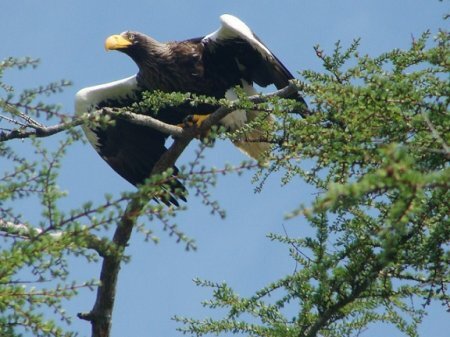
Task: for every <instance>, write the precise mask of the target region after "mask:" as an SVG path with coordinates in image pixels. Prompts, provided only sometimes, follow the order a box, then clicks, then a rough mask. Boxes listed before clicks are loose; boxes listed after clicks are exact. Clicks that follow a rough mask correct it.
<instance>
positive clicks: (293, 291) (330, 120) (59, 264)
mask: <svg viewBox="0 0 450 337" xmlns="http://www.w3.org/2000/svg"><path fill="white" fill-rule="evenodd" d="M358 44H359V41H354V43H352V44H351V45H350V47H349V48H347V49H343V48H342V46H341V44H340V43H337V44H336V46H335V49H334V51H333V52H332V54H331V55H327V54H326V53H325V52H324V51H323V50H322V49H321V48H320V47H316V49H315V50H316V54H317V57H319V58H320V59H321V60H322V63H323V67H324V70H325V71H323V72H313V71H304V72H302V73H301V75H302V76H301V77H302V80H301V81H300V80H299V81H298V82H297V85H298V88H299V90H300V91H301V92H302V94H303V95H304V96H305V97H306V98H307V99H308V101H309V102H310V103H309V111H307V112H305V111H304V110H302V109H303V107H298V106H297V105H296V103H295V102H292V101H290V100H285V99H279V98H270V99H268V100H266V101H264V102H263V103H258V104H256V103H254V102H253V101H250V100H247V99H246V98H245V97H242V98H241V99H240V101H239V102H236V103H230V102H227V101H223V100H219V101H217V100H214V99H211V98H207V97H195V96H193V95H189V94H179V93H170V94H167V93H156V94H155V93H153V94H148V95H145V97H144V101H143V102H141V103H139V104H135V105H133V106H132V107H130V108H129V109H128V108H127V109H126V110H129V111H137V112H142V111H146V107H148V106H152V107H153V108H157V107H161V106H163V105H165V104H174V105H176V104H180V103H183V102H186V100H188V101H190V104H192V105H195V104H212V105H221V106H224V107H230V106H231V104H233V108H234V107H236V108H246V109H259V110H261V118H256V119H255V120H254V121H252V123H250V124H249V125H248V126H246V127H245V128H244V129H242V130H239V131H237V132H235V133H234V134H230V133H227V132H226V130H221V129H215V128H214V129H213V130H212V131H211V132H210V133H209V134H208V139H205V140H204V141H203V142H202V143H201V144H200V146H199V149H198V151H197V155H196V157H195V158H193V159H192V161H191V162H190V163H189V164H187V165H186V166H184V167H182V168H181V170H180V173H179V177H178V178H179V179H180V180H182V181H183V182H184V183H185V185H186V186H188V188H189V189H190V191H194V193H191V194H195V195H197V196H198V197H200V198H201V200H202V201H203V203H204V204H205V206H206V207H208V208H209V209H210V211H211V213H213V214H217V215H219V216H220V217H224V216H225V210H223V209H222V208H221V206H220V200H218V201H216V200H213V199H212V197H211V194H210V192H209V190H210V188H211V186H213V185H214V184H215V183H216V181H217V179H218V178H219V176H220V175H223V174H229V173H237V174H239V173H241V172H244V171H247V170H252V171H253V172H255V176H254V181H255V183H257V188H256V189H257V190H260V189H262V188H264V183H265V181H266V180H267V179H270V178H273V174H274V173H275V172H277V173H280V172H281V173H282V181H283V183H284V184H290V183H293V181H292V180H293V178H301V179H303V180H304V181H306V182H307V183H309V184H311V185H312V186H314V187H315V188H316V190H317V192H318V193H317V197H316V198H315V200H314V201H313V202H312V203H311V204H308V205H301V206H299V207H298V208H297V209H293V210H280V212H283V211H289V212H290V213H289V214H288V215H287V218H288V219H289V220H290V221H291V222H296V221H298V222H305V219H306V221H307V222H308V223H309V225H310V226H311V228H313V229H314V231H315V235H313V236H301V237H291V236H288V235H279V234H269V235H268V237H269V239H270V240H273V241H277V242H282V243H284V244H286V246H287V247H288V248H289V257H287V258H290V259H293V261H295V262H296V264H297V267H296V270H295V272H293V273H292V274H289V275H274V281H273V282H272V283H271V284H269V285H267V286H266V287H264V288H263V289H260V290H258V291H256V292H255V293H254V295H253V296H250V297H241V296H239V295H238V294H237V293H236V291H234V290H233V288H232V287H231V286H230V285H228V284H225V283H215V282H212V281H203V280H196V284H197V285H199V286H201V287H208V288H211V289H212V299H210V300H208V301H205V302H204V305H205V306H206V307H208V308H211V309H220V312H222V313H224V312H225V314H224V315H223V317H222V318H219V319H212V318H206V319H196V318H185V317H175V319H176V320H178V321H179V322H181V323H182V324H183V326H182V327H181V328H180V330H181V331H182V332H184V333H186V334H189V335H195V336H203V335H208V334H217V335H220V334H222V335H227V334H230V333H233V334H244V335H249V336H264V337H271V336H273V337H288V336H289V337H290V336H292V337H294V336H295V337H313V336H330V337H332V336H336V337H337V336H339V337H341V336H353V335H358V334H359V333H360V332H361V331H363V330H364V329H366V328H367V327H368V326H369V325H370V324H373V323H379V322H383V323H389V324H391V325H393V326H394V327H395V328H397V329H398V330H399V331H401V332H402V333H404V334H405V335H407V336H417V335H418V333H417V328H418V326H419V324H420V322H421V320H422V318H423V316H424V315H425V314H426V311H427V307H428V306H429V305H430V304H431V303H436V302H440V303H441V304H442V305H443V306H444V307H446V308H449V307H450V300H449V297H448V290H447V287H448V283H449V261H450V256H449V255H450V254H449V242H450V226H449V219H448V214H449V213H450V212H449V203H448V200H449V199H450V198H449V197H450V195H449V188H448V187H449V181H450V170H449V165H448V161H449V157H450V149H449V143H450V119H449V111H448V107H449V91H450V85H449V78H448V74H449V71H450V46H449V45H450V39H449V34H448V33H447V32H444V31H440V32H439V33H438V34H437V36H435V37H433V38H432V37H430V34H429V33H425V34H423V36H421V37H420V38H418V39H416V40H414V41H413V42H412V45H411V47H410V48H409V49H408V50H393V51H391V52H388V53H385V54H382V55H380V56H378V57H375V58H372V57H369V56H361V55H359V53H358ZM36 65H37V61H35V60H31V59H21V60H19V59H14V58H10V59H7V60H5V61H3V62H1V63H0V92H1V96H0V157H1V160H2V167H1V168H2V171H1V176H0V236H1V238H0V239H1V240H2V241H1V242H2V243H1V247H0V336H11V337H15V336H21V335H22V334H23V333H30V332H31V333H32V334H33V335H36V336H45V337H47V336H74V335H76V333H75V332H70V331H67V329H66V326H65V324H64V322H66V323H67V322H70V319H71V318H70V317H68V315H67V314H66V313H65V312H64V301H66V300H70V299H71V298H73V297H74V296H76V295H77V292H78V291H79V289H80V288H83V287H88V288H93V287H96V286H97V285H98V281H95V280H75V281H74V280H73V279H72V275H71V274H70V261H71V258H74V257H75V258H77V259H85V260H87V261H89V262H91V261H98V260H101V259H108V261H109V263H115V265H116V266H117V265H119V264H120V262H123V261H125V262H126V261H127V256H126V254H125V253H124V249H125V247H126V244H127V239H124V238H123V237H119V235H117V237H115V239H117V240H116V241H114V240H111V238H110V237H111V235H110V234H111V230H114V229H115V228H116V227H118V228H119V227H120V224H122V225H123V224H124V223H127V224H128V226H130V224H131V227H130V228H135V229H137V230H138V231H140V232H142V233H143V234H144V236H145V238H146V239H149V240H152V241H157V240H158V239H157V238H156V237H155V236H154V233H153V226H152V227H151V228H152V230H150V229H149V227H150V226H149V223H154V222H159V223H160V224H161V225H162V229H163V230H164V231H167V232H168V233H169V235H173V236H174V237H175V238H176V240H177V241H180V242H182V243H184V244H185V245H186V249H195V243H194V242H193V240H192V239H191V238H189V237H188V236H186V234H184V233H183V232H181V231H180V230H179V228H178V227H177V226H176V225H175V224H173V217H174V215H175V214H176V212H178V211H180V210H182V209H183V208H179V209H175V208H172V207H170V208H168V207H165V206H164V205H162V204H156V203H152V202H149V200H152V199H153V198H159V199H164V198H166V199H167V198H169V197H170V195H168V192H167V186H168V183H170V179H172V177H171V171H170V170H168V171H166V172H163V173H161V174H157V175H153V176H151V177H149V179H148V180H147V182H146V184H145V186H142V187H141V188H140V189H139V190H138V191H137V192H135V193H124V194H122V195H120V196H116V197H113V196H109V195H107V196H105V200H104V201H102V202H97V203H93V202H90V201H88V202H86V203H85V204H83V205H81V206H76V207H74V209H72V210H70V211H64V210H62V209H61V208H60V207H59V205H60V203H61V201H62V200H63V199H64V198H67V195H66V193H65V192H64V191H63V190H61V189H60V188H59V186H58V176H59V173H60V171H61V170H62V169H63V167H62V166H61V161H62V159H63V158H64V156H65V154H66V151H67V149H68V148H69V147H70V146H71V145H73V144H74V143H75V142H77V141H79V140H80V139H81V135H80V131H79V130H78V129H77V128H75V126H77V125H80V124H82V123H90V122H93V121H95V122H96V123H113V119H112V118H111V116H109V115H108V114H106V115H99V114H95V113H94V114H93V115H92V116H82V117H72V116H68V115H65V114H63V113H61V112H60V109H59V107H58V106H54V105H48V104H45V103H42V102H39V101H38V102H36V101H37V100H38V99H40V97H42V96H47V95H49V94H53V93H57V92H59V91H61V90H62V89H63V88H64V87H65V86H67V85H68V83H67V82H66V81H61V82H56V83H51V84H49V85H47V86H42V87H39V88H36V89H32V90H25V91H23V92H22V93H19V94H17V93H16V92H15V89H14V88H13V87H12V86H10V85H8V84H6V83H3V81H2V76H3V74H4V72H5V71H11V70H12V71H17V69H23V68H27V67H35V66H36ZM296 111H300V112H302V113H301V114H298V113H296ZM115 112H116V113H117V111H115ZM119 113H120V112H119ZM269 113H270V114H272V115H273V116H274V117H275V120H274V121H270V122H268V121H267V119H265V118H264V117H265V116H267V114H269ZM300 115H301V116H300ZM47 122H50V123H58V128H57V130H58V132H59V131H61V130H63V131H64V132H63V133H60V134H58V135H57V136H55V137H53V138H54V139H52V140H54V141H53V142H47V141H46V139H43V140H42V139H41V137H43V136H50V135H52V134H53V133H52V132H53V131H51V130H50V131H49V130H48V129H46V128H45V126H44V124H45V123H47ZM251 128H259V129H260V130H262V131H263V132H261V134H263V135H265V136H266V137H267V139H265V140H266V141H268V142H271V143H273V144H274V146H273V151H272V152H271V153H269V154H267V158H266V159H267V160H266V161H265V162H264V163H260V164H257V163H254V162H243V163H241V164H240V165H237V166H227V167H224V168H222V169H211V168H208V167H205V166H204V165H203V164H202V160H203V150H204V149H205V148H206V147H208V146H213V142H212V141H211V142H210V140H214V138H230V139H239V138H241V137H243V136H245V133H246V132H247V131H248V130H250V129H251ZM52 130H54V129H52ZM55 130H56V129H55ZM18 136H20V138H28V139H26V140H24V142H25V144H26V150H25V151H23V146H22V147H21V146H18V145H17V143H13V142H14V141H16V140H15V139H17V138H19V137H18ZM16 142H17V141H16ZM22 145H23V144H22ZM306 167H308V168H306ZM179 192H180V193H183V191H179ZM299 193H301V192H299ZM24 200H26V201H27V202H32V203H33V205H35V207H36V208H37V207H40V210H41V213H40V214H39V215H37V216H36V218H32V219H28V218H24V216H23V215H22V214H21V210H20V209H18V207H16V206H15V202H17V201H21V202H23V201H24ZM301 201H302V195H301V194H299V204H300V203H301ZM127 205H131V207H127ZM127 209H131V210H132V211H133V212H129V213H127ZM135 213H137V215H136V214H135ZM142 216H143V217H142ZM135 217H139V221H137V222H136V221H135V220H136V219H135ZM130 228H128V229H130ZM119 229H124V230H125V229H126V228H119ZM130 231H131V230H130ZM118 242H120V244H118ZM117 261H119V262H118V263H117ZM116 269H117V270H119V269H120V268H118V267H117V268H116ZM113 294H114V293H113V292H112V295H113ZM101 304H102V303H100V304H99V305H98V306H97V307H96V309H98V308H101V307H102V306H101ZM49 308H50V309H51V310H53V311H54V312H55V313H56V319H55V317H48V315H44V313H48V312H49V310H48V309H49ZM110 308H111V307H110ZM98 314H101V312H98V311H95V312H91V313H86V314H80V317H81V318H83V319H86V320H88V321H91V322H94V323H95V319H97V318H98V317H99V316H98ZM216 317H217V316H216ZM57 319H61V320H62V321H63V324H57V323H55V321H56V320H57ZM102 323H103V322H102ZM105 325H106V326H108V322H106V324H105Z"/></svg>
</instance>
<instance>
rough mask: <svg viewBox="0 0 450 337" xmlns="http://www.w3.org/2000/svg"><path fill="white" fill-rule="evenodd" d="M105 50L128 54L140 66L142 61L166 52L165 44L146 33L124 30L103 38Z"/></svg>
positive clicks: (148, 60) (147, 60)
mask: <svg viewBox="0 0 450 337" xmlns="http://www.w3.org/2000/svg"><path fill="white" fill-rule="evenodd" d="M105 49H106V50H117V51H120V52H122V53H125V54H127V55H128V56H130V57H131V58H132V59H133V60H134V61H135V62H136V63H137V65H138V66H139V67H140V68H141V66H142V65H143V63H144V62H150V61H151V60H152V59H154V58H159V57H160V56H161V55H164V54H165V53H166V49H167V47H166V45H165V44H164V43H160V42H158V41H156V40H155V39H153V38H151V37H150V36H148V35H145V34H143V33H139V32H133V31H126V32H123V33H121V34H118V35H111V36H110V37H108V38H107V39H106V40H105Z"/></svg>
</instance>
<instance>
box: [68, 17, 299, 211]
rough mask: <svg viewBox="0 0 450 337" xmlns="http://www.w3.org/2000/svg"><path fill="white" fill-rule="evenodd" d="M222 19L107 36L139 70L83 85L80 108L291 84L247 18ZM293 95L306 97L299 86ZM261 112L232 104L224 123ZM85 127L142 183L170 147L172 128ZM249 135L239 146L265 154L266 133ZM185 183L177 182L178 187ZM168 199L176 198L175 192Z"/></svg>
mask: <svg viewBox="0 0 450 337" xmlns="http://www.w3.org/2000/svg"><path fill="white" fill-rule="evenodd" d="M220 21H221V27H220V28H219V29H218V30H217V31H215V32H213V33H211V34H209V35H206V36H204V37H200V38H193V39H189V40H185V41H180V42H167V43H162V42H158V41H156V40H155V39H153V38H151V37H149V36H147V35H144V34H142V33H138V32H133V31H126V32H123V33H121V34H119V35H112V36H110V37H108V38H107V39H106V41H105V47H106V49H107V50H117V51H120V52H122V53H124V54H127V55H128V56H129V57H131V59H132V60H133V61H134V62H135V63H136V65H137V66H138V68H139V71H138V73H137V74H136V75H133V76H131V77H128V78H125V79H122V80H118V81H114V82H111V83H105V84H101V85H96V86H92V87H88V88H84V89H82V90H80V91H79V92H78V93H77V94H76V100H75V110H76V113H78V114H81V113H84V112H89V111H92V110H96V109H100V108H102V107H125V106H128V105H131V104H132V103H134V102H136V101H139V100H140V99H141V94H142V92H144V91H153V90H158V91H163V92H184V93H186V92H189V93H193V94H198V95H207V96H211V97H215V98H223V97H225V98H228V99H230V100H233V99H236V98H237V95H236V93H235V89H234V88H235V87H236V86H240V87H241V88H242V89H243V90H244V92H245V93H247V94H249V95H253V94H256V93H257V92H256V90H255V89H254V87H253V84H254V83H256V84H258V85H260V86H262V87H265V86H268V85H271V84H274V85H275V86H276V87H277V88H278V89H281V88H283V87H285V86H287V85H288V84H289V80H291V79H293V76H292V74H291V73H290V72H289V71H288V70H287V69H286V67H285V66H284V65H283V64H282V63H281V62H280V61H279V60H278V58H277V57H276V56H275V55H274V54H273V53H272V52H271V51H270V50H269V49H268V48H267V47H266V46H265V45H264V44H263V43H262V42H261V40H260V39H259V38H258V37H257V36H256V35H255V34H254V33H253V32H252V31H251V30H250V28H249V27H248V26H247V25H246V24H245V23H243V22H242V21H241V20H239V19H238V18H236V17H234V16H232V15H228V14H225V15H222V16H221V17H220ZM291 98H294V99H297V100H298V101H299V102H303V103H304V101H303V99H302V98H301V97H300V96H299V95H298V94H297V93H296V94H294V95H293V96H292V97H291ZM203 110H204V109H203ZM212 112H213V111H202V109H201V108H196V107H191V106H189V105H185V106H183V107H182V108H177V107H174V106H167V107H163V108H162V109H161V110H160V111H158V113H157V114H156V115H155V114H154V113H153V112H152V111H148V115H150V116H154V117H156V118H158V119H160V120H162V121H164V122H167V123H171V124H181V123H182V122H183V120H184V119H185V118H186V117H187V116H189V115H194V114H197V115H198V114H200V115H202V114H203V115H205V114H207V113H212ZM256 115H257V112H255V111H242V110H238V111H234V112H232V113H230V114H229V115H227V116H226V117H225V118H223V119H222V120H221V124H222V125H224V126H225V127H227V128H228V129H229V130H230V131H234V130H237V129H239V128H241V127H242V126H243V125H244V124H245V123H246V122H249V121H251V120H252V119H254V118H255V117H256ZM84 131H85V133H86V136H87V138H88V140H89V141H90V143H91V144H92V145H93V147H94V148H95V150H96V151H97V152H98V153H99V154H100V156H101V157H102V158H103V159H104V160H105V161H106V162H107V163H108V164H109V165H110V166H111V167H112V168H113V169H114V170H115V171H116V172H117V173H119V174H120V175H121V176H122V177H123V178H125V179H126V180H127V181H129V182H130V183H131V184H133V185H139V184H142V183H144V181H145V179H146V178H148V177H149V175H150V173H151V172H152V169H153V167H154V165H155V164H156V162H157V161H158V159H159V158H160V157H161V156H162V155H163V153H164V152H165V151H166V150H167V149H166V147H165V141H166V138H167V135H165V134H163V133H161V132H159V131H156V130H154V129H151V128H149V127H145V126H140V125H136V124H132V123H131V122H128V121H126V120H124V119H120V118H117V119H116V121H115V123H114V125H110V126H100V125H99V126H90V127H86V126H85V127H84ZM246 136H247V137H246V139H253V141H249V142H246V141H245V139H243V140H238V141H236V142H235V145H236V146H238V147H239V148H240V149H241V150H242V151H244V152H245V153H247V154H248V155H249V156H251V157H253V158H255V159H259V157H260V156H261V155H262V154H263V153H264V152H266V151H268V150H269V149H270V145H269V144H268V143H264V142H263V141H261V142H255V141H254V139H260V138H261V137H258V136H259V134H258V130H255V131H251V132H250V134H248V133H247V135H246ZM176 173H177V170H176V168H174V174H175V175H176ZM180 186H181V184H180V183H176V184H175V185H174V188H175V187H180ZM165 202H167V201H165ZM169 202H171V203H174V204H177V201H176V200H175V198H171V200H169Z"/></svg>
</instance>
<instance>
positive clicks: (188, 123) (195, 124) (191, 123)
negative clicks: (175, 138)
mask: <svg viewBox="0 0 450 337" xmlns="http://www.w3.org/2000/svg"><path fill="white" fill-rule="evenodd" d="M208 117H209V115H189V116H187V117H186V118H185V119H184V120H183V123H181V124H178V126H179V127H182V128H199V127H200V126H201V125H202V123H203V122H204V121H205V120H206V119H207V118H208ZM208 133H209V130H206V131H199V132H198V135H197V136H196V138H198V139H204V138H206V137H207V136H208Z"/></svg>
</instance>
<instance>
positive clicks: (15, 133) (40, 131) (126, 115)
mask: <svg viewBox="0 0 450 337" xmlns="http://www.w3.org/2000/svg"><path fill="white" fill-rule="evenodd" d="M297 91H298V88H297V86H296V85H295V84H294V83H293V82H291V83H290V84H289V85H288V86H286V87H285V88H283V89H280V90H277V91H274V92H272V93H269V94H265V95H254V96H249V97H248V100H249V101H250V102H253V103H256V104H258V103H262V102H265V101H267V100H268V99H270V98H272V97H288V96H290V95H292V94H294V93H295V92H297ZM238 105H239V101H236V102H235V104H231V106H229V107H220V108H219V109H217V110H216V111H215V112H214V113H212V114H211V115H210V117H209V118H208V119H207V120H205V121H204V122H203V123H202V128H201V129H200V131H205V130H207V129H209V128H210V127H211V126H213V125H216V124H218V123H219V121H220V120H221V119H222V118H223V117H225V116H226V115H227V114H229V113H230V112H232V111H233V110H235V109H236V106H238ZM305 113H306V114H308V111H307V110H305ZM104 114H108V115H111V116H114V117H117V118H121V119H125V120H127V121H129V122H131V123H133V124H137V125H143V126H148V127H151V128H153V129H155V130H158V131H160V132H162V133H165V134H167V135H171V136H173V137H183V136H186V134H189V135H192V130H191V131H186V130H185V129H183V128H181V127H179V126H176V125H172V124H167V123H164V122H161V121H160V120H158V119H156V118H153V117H150V116H146V115H142V114H137V113H133V112H130V111H123V110H121V109H116V108H102V109H100V110H97V111H93V112H90V113H85V114H83V115H81V116H74V117H72V118H71V119H70V120H69V121H67V122H62V123H59V124H56V125H51V126H45V125H42V124H40V123H38V122H36V121H34V120H31V119H25V120H26V122H27V123H23V125H22V123H21V126H20V127H19V128H17V129H14V130H11V131H9V132H5V131H0V142H4V141H8V140H12V139H24V138H30V137H48V136H52V135H54V134H56V133H59V132H62V131H65V130H68V129H71V128H73V127H75V126H78V125H82V124H85V123H86V122H88V121H92V120H95V118H96V117H97V116H99V115H104ZM0 118H3V119H7V120H10V119H9V118H8V117H5V116H1V115H0ZM22 118H24V117H22ZM10 122H11V121H10Z"/></svg>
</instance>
